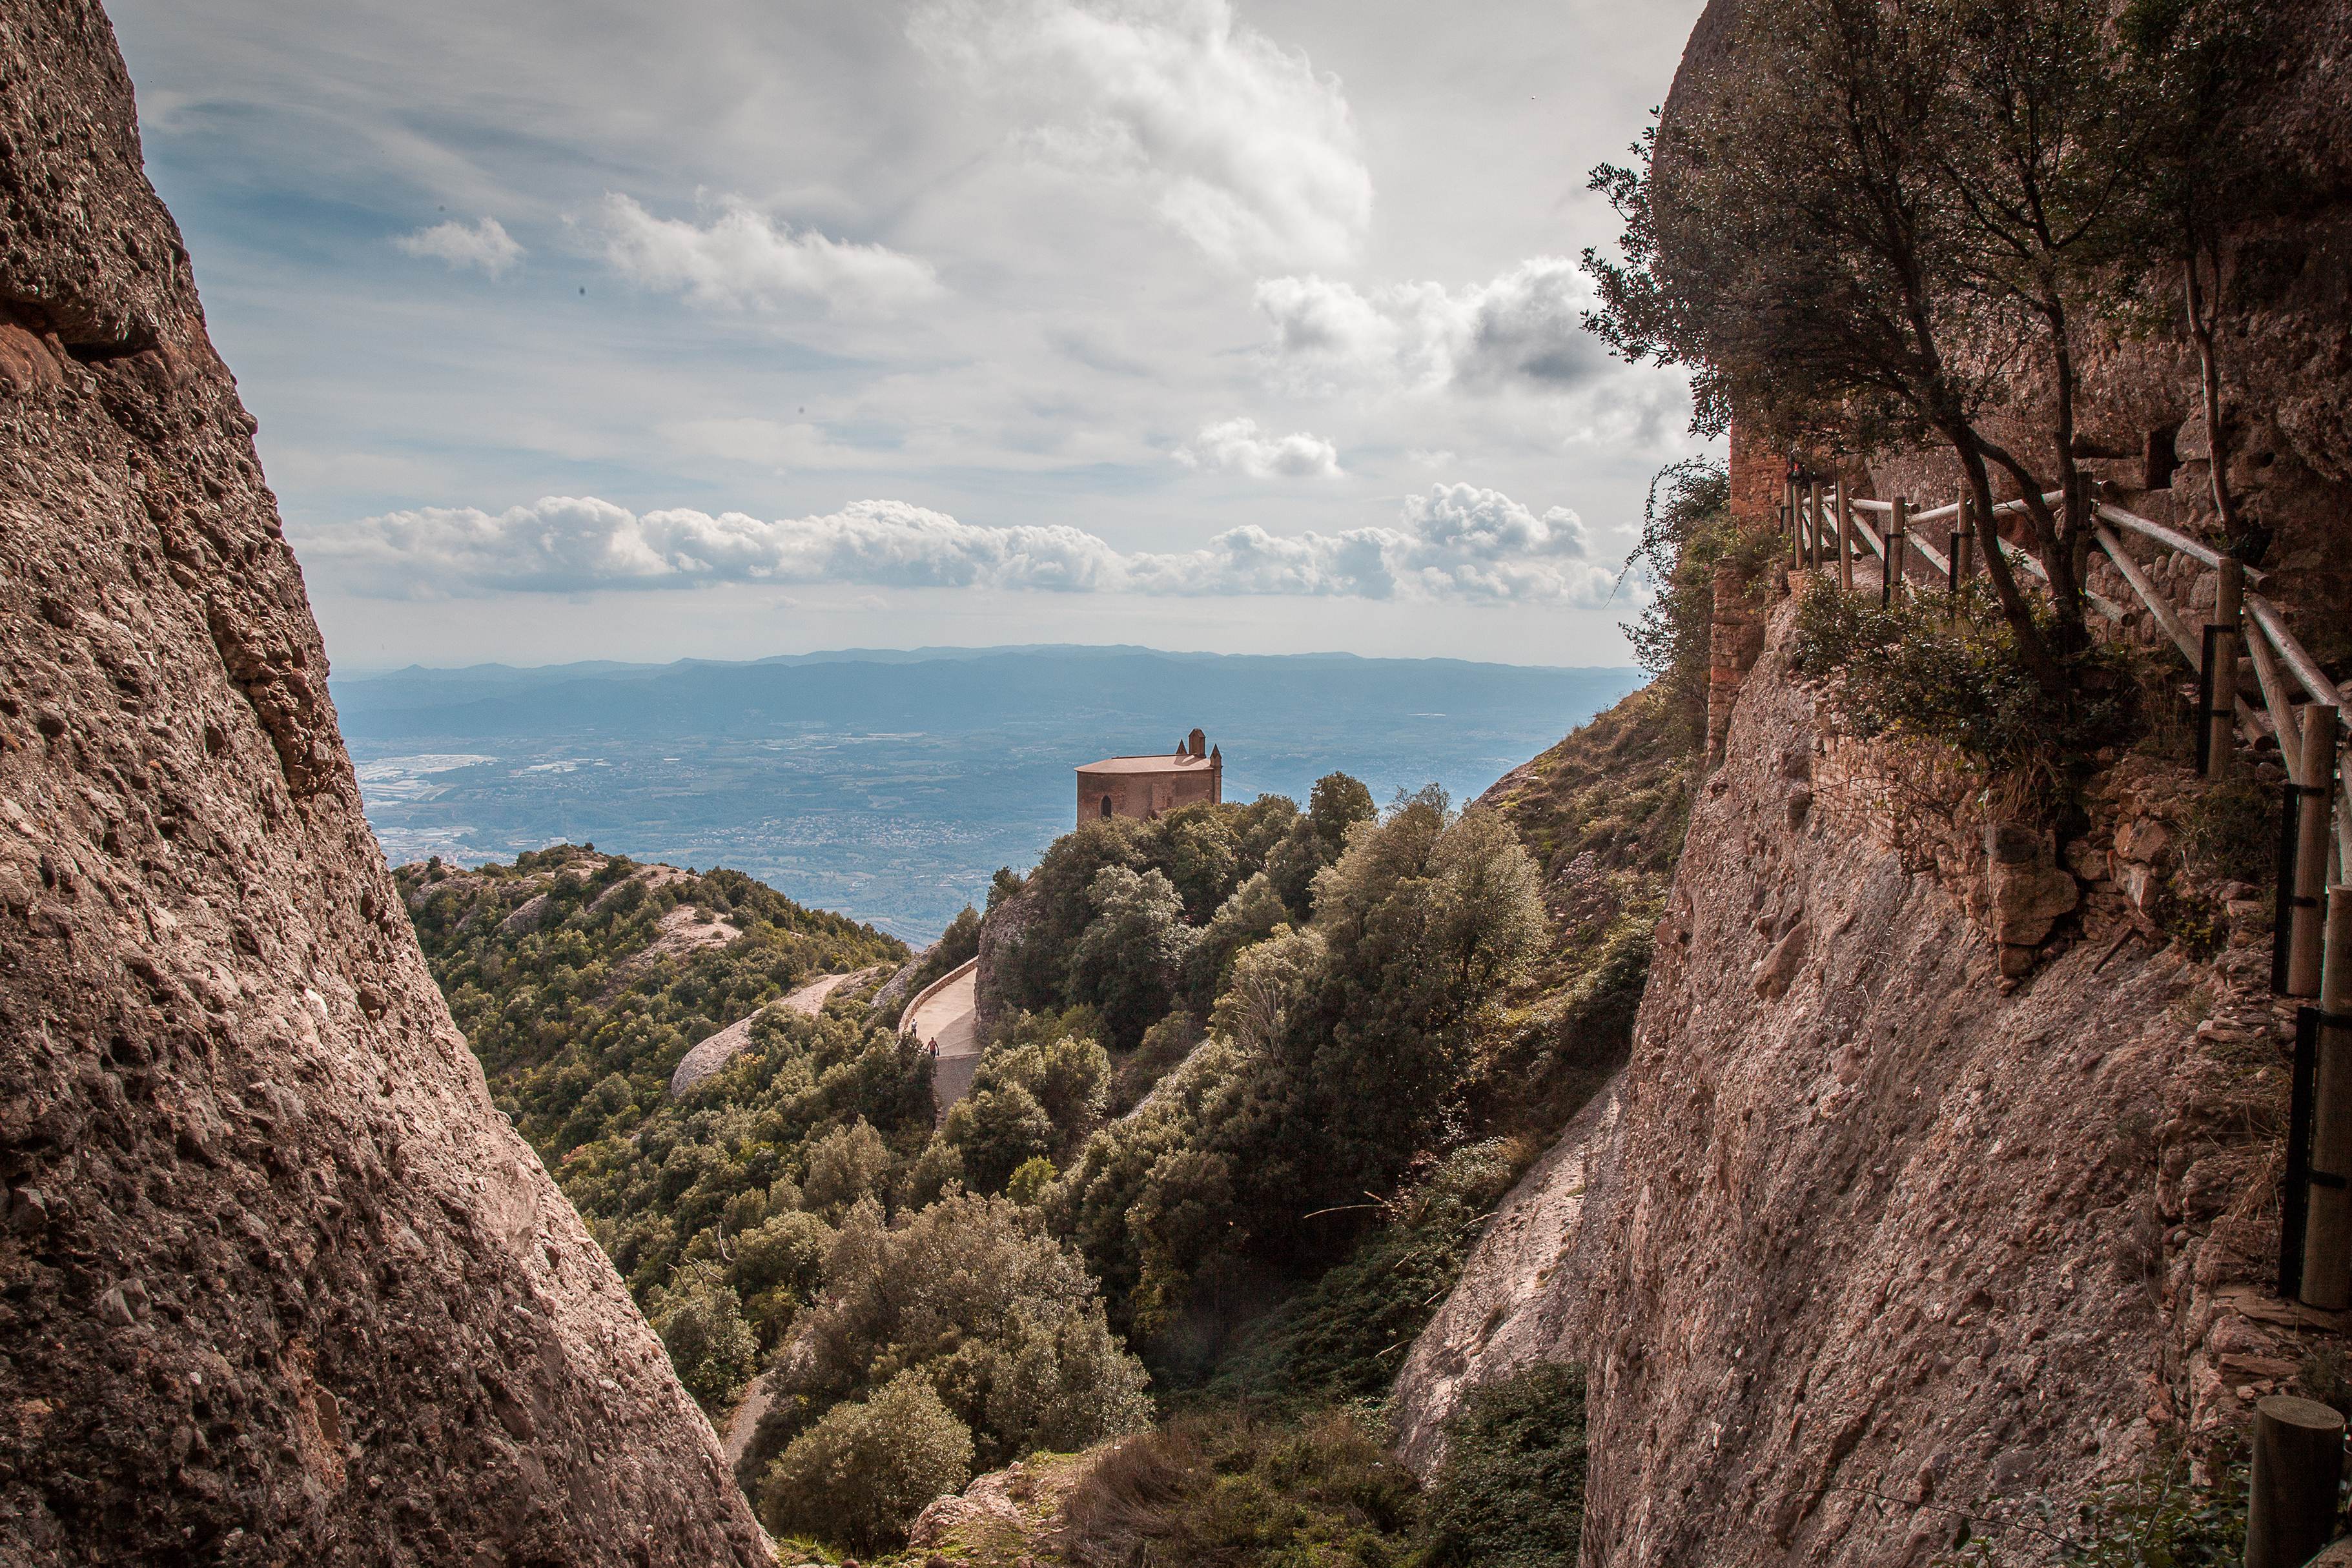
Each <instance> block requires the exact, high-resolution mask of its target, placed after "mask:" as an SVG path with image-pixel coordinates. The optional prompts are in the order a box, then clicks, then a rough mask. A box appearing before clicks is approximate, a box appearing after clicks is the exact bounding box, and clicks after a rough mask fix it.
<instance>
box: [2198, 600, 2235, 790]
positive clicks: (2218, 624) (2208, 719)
mask: <svg viewBox="0 0 2352 1568" xmlns="http://www.w3.org/2000/svg"><path fill="white" fill-rule="evenodd" d="M2215 578H2216V580H2215V583H2214V587H2213V619H2212V620H2211V621H2210V622H2207V624H2208V625H2210V626H2211V627H2212V628H2213V641H2212V648H2213V668H2212V670H2211V672H2210V677H2209V678H2208V679H2207V680H2205V681H2203V682H2201V683H2200V685H2203V686H2204V688H2205V691H2206V694H2207V695H2208V696H2209V698H2210V701H2211V703H2212V711H2210V713H2208V714H2207V715H2206V716H2205V726H2206V731H2205V733H2206V742H2205V777H2206V778H2208V779H2226V778H2228V777H2229V776H2230V761H2231V755H2232V754H2233V753H2234V752H2236V750H2237V749H2238V747H2237V728H2238V644H2239V639H2240V638H2242V636H2243V635H2244V634H2245V633H2244V632H2243V631H2242V621H2243V617H2244V615H2245V595H2246V568H2245V564H2244V563H2243V562H2242V561H2239V560H2235V559H2226V558H2225V559H2223V560H2222V562H2221V570H2220V571H2219V572H2217V573H2216V574H2215Z"/></svg>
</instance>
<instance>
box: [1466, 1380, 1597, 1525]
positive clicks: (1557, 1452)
mask: <svg viewBox="0 0 2352 1568" xmlns="http://www.w3.org/2000/svg"><path fill="white" fill-rule="evenodd" d="M1445 1436H1446V1449H1445V1461H1444V1464H1443V1465H1441V1466H1440V1467H1439V1469H1438V1472H1437V1475H1436V1476H1435V1477H1434V1478H1433V1479H1432V1481H1431V1483H1430V1489H1429V1500H1428V1515H1427V1518H1428V1536H1429V1556H1428V1560H1427V1561H1428V1563H1429V1568H1568V1565H1570V1564H1572V1563H1575V1562H1576V1559H1577V1551H1578V1541H1579V1538H1580V1536H1581V1534H1582V1533H1583V1530H1584V1466H1585V1448H1584V1369H1583V1368H1582V1367H1580V1366H1576V1365H1573V1364H1566V1363H1557V1362H1540V1363H1538V1364H1534V1365H1532V1366H1528V1367H1525V1368H1522V1369H1521V1370H1520V1371H1517V1372H1516V1373H1513V1374H1512V1375H1510V1376H1508V1377H1506V1378H1504V1379H1502V1380H1501V1381H1499V1382H1496V1383H1490V1384H1487V1385H1485V1386H1483V1387H1480V1388H1476V1389H1473V1390H1472V1391H1471V1392H1470V1393H1469V1395H1468V1396H1465V1398H1464V1399H1463V1401H1462V1406H1461V1408H1460V1409H1459V1410H1458V1411H1456V1412H1455V1413H1454V1417H1453V1418H1452V1419H1451V1420H1450V1421H1448V1422H1447V1423H1446V1427H1445Z"/></svg>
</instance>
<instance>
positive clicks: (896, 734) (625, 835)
mask: <svg viewBox="0 0 2352 1568" xmlns="http://www.w3.org/2000/svg"><path fill="white" fill-rule="evenodd" d="M1640 679H1641V676H1640V674H1639V673H1638V672H1636V671H1633V670H1625V669H1557V668H1544V667H1538V666H1528V665H1513V664H1474V663H1469V662H1466V661H1463V660H1454V659H1366V658H1359V657H1356V656H1354V655H1350V654H1290V655H1260V654H1214V653H1160V652H1156V651H1153V650H1150V649H1147V648H1134V647H1055V646H1033V647H1015V648H986V649H967V648H926V649H915V650H910V651H879V650H845V651H842V652H837V653H809V654H800V655H793V656H789V657H783V658H773V659H762V660H759V661H756V662H749V663H742V664H729V663H718V662H712V661H707V660H688V661H683V662H681V663H678V664H658V665H653V664H613V663H603V662H598V663H588V664H561V665H552V666H548V667H544V668H538V669H518V668H513V667H510V666H508V665H501V664H485V665H474V666H470V667H467V668H464V669H450V670H432V669H425V668H422V667H411V668H408V669H403V670H395V671H390V672H385V673H382V674H357V675H342V676H338V677H337V678H336V680H335V682H334V697H335V703H336V706H337V708H338V710H339V712H340V713H341V718H342V724H343V730H344V737H345V739H346V741H347V742H348V744H349V745H350V747H351V751H352V757H353V758H354V760H355V761H356V762H357V763H358V765H359V768H360V774H361V783H362V789H364V790H365V792H366V795H367V799H368V814H369V818H370V820H371V821H373V824H374V825H375V829H376V831H377V833H378V835H379V836H380V837H381V838H382V839H383V841H384V848H385V851H386V852H387V853H388V854H390V855H391V856H392V858H393V859H394V861H395V862H399V861H403V860H408V859H418V858H422V857H424V856H425V855H427V854H436V853H437V854H440V855H443V856H444V857H446V858H448V859H451V860H456V861H461V862H476V861H480V860H484V859H505V858H507V857H509V856H510V855H512V854H513V853H514V852H516V851H518V850H522V849H534V848H538V847H540V846H541V845H543V844H546V843H549V842H551V841H556V840H558V839H569V840H571V841H575V842H578V841H594V842H595V843H596V845H597V846H598V847H599V848H600V849H604V850H607V851H614V852H624V853H627V854H630V855H633V856H635V857H637V858H639V859H643V860H661V861H667V862H672V863H676V864H680V865H684V864H695V865H702V866H709V865H712V864H724V865H729V866H732V867H734V868H736V869H738V870H741V871H746V872H749V873H751V874H753V875H755V876H759V877H761V878H762V879H763V880H765V881H767V882H769V883H772V885H774V886H775V887H777V888H778V889H780V890H781V891H782V892H784V893H786V894H790V895H791V896H792V897H793V898H796V899H799V900H801V901H802V902H803V903H806V904H816V905H821V906H824V907H828V908H834V909H838V910H841V911H842V912H844V913H845V914H849V915H855V916H856V917H857V918H859V919H862V920H871V921H873V922H874V923H876V924H877V925H881V926H883V927H884V928H886V929H887V930H890V931H892V932H894V933H896V934H898V935H899V936H904V937H906V938H908V940H912V941H921V940H926V939H928V937H929V936H931V935H932V934H935V933H936V932H937V931H938V930H939V928H940V926H942V925H945V924H946V922H947V920H948V919H949V918H950V916H951V915H953V914H954V913H955V911H956V909H957V908H959V907H960V906H961V904H963V903H964V902H966V901H967V900H971V901H978V900H979V899H980V898H981V897H982V895H983V894H984V893H985V891H986V887H987V881H988V876H989V873H991V872H992V871H994V870H995V869H996V867H997V866H999V865H1004V864H1011V865H1015V866H1025V865H1027V864H1028V863H1030V862H1032V861H1034V859H1035V857H1036V855H1037V853H1038V852H1039V851H1041V850H1042V849H1044V847H1045V845H1046V844H1047V843H1048V842H1050V841H1052V839H1053V838H1054V836H1055V834H1056V833H1059V832H1061V831H1065V830H1066V829H1067V828H1068V827H1069V826H1070V824H1071V821H1072V820H1073V818H1072V812H1073V810H1074V806H1073V800H1074V794H1073V792H1074V788H1075V786H1074V783H1073V780H1072V777H1071V769H1072V768H1076V767H1077V766H1078V765H1079V764H1081V763H1084V762H1088V761H1091V760H1093V759H1094V758H1098V757H1104V756H1109V755H1114V754H1119V753H1142V752H1153V751H1159V750H1162V749H1167V750H1172V749H1173V748H1174V747H1175V745H1176V742H1177V740H1178V738H1179V737H1181V736H1182V735H1183V734H1184V733H1185V732H1186V731H1188V730H1190V729H1191V728H1192V727H1194V726H1195V725H1198V726H1200V727H1202V728H1203V729H1204V730H1206V731H1207V732H1208V735H1209V738H1210V739H1211V740H1212V741H1213V742H1214V743H1216V744H1217V745H1219V746H1221V747H1223V750H1224V756H1225V791H1226V796H1227V798H1228V799H1247V798H1248V797H1250V796H1253V795H1255V794H1258V793H1260V792H1263V791H1267V790H1272V791H1276V792H1279V793H1282V794H1286V795H1290V796H1293V797H1294V798H1297V799H1299V800H1304V799H1305V796H1306V793H1307V788H1308V787H1309V786H1310V785H1311V784H1312V783H1313V782H1314V780H1315V779H1318V778H1319V777H1320V776H1321V775H1323V774H1325V773H1328V772H1330V771H1332V770H1334V769H1341V770H1345V771H1347V772H1349V773H1353V774H1355V775H1356V776H1357V777H1359V778H1360V779H1364V780H1365V781H1366V782H1367V783H1369V784H1370V785H1371V786H1372V788H1373V790H1374V792H1375V793H1376V794H1377V795H1379V796H1380V797H1381V798H1382V799H1386V798H1388V797H1389V796H1390V795H1391V794H1392V793H1393V792H1394V791H1395V790H1397V789H1417V788H1419V787H1420V786H1422V785H1423V784H1426V783H1430V782H1433V781H1434V782H1436V783H1439V784H1442V785H1444V787H1445V788H1446V789H1448V790H1449V791H1451V792H1452V793H1453V794H1454V795H1455V796H1456V797H1457V798H1466V797H1467V796H1469V795H1472V794H1475V792H1476V791H1477V790H1479V789H1484V788H1485V787H1486V785H1487V784H1489V783H1491V782H1493V780H1494V779H1496V778H1497V777H1499V776H1500V775H1501V774H1502V773H1504V772H1506V771H1507V770H1508V769H1509V768H1512V767H1514V766H1516V765H1517V764H1518V763H1520V762H1523V761H1525V760H1526V759H1527V758H1529V757H1531V756H1533V755H1534V754H1535V753H1536V752H1538V751H1539V750H1541V749H1542V748H1543V747H1546V746H1549V744H1550V743H1551V742H1553V741H1555V740H1557V739H1559V737H1560V736H1561V735H1563V734H1565V733H1566V732H1567V731H1568V730H1569V729H1570V728H1572V727H1575V726H1577V725H1579V724H1580V723H1582V722H1583V721H1584V720H1585V719H1587V718H1589V717H1591V716H1592V715H1593V714H1594V713H1595V712H1597V711H1599V710H1600V709H1601V708H1602V707H1605V706H1608V705H1610V704H1611V703H1613V702H1615V701H1616V700H1617V699H1618V698H1619V697H1621V696H1622V695H1624V694H1625V693H1626V692H1627V691H1629V690H1631V689H1632V688H1633V686H1634V685H1637V684H1638V683H1639V681H1640Z"/></svg>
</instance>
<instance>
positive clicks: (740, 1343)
mask: <svg viewBox="0 0 2352 1568" xmlns="http://www.w3.org/2000/svg"><path fill="white" fill-rule="evenodd" d="M655 1326H656V1330H657V1332H658V1333H660V1334H661V1340H662V1346H663V1348H664V1349H666V1350H667V1351H668V1352H669V1364H670V1365H671V1366H672V1367H674V1368H675V1369H676V1370H677V1380H678V1382H680V1383H681V1384H684V1385H686V1391H687V1392H688V1394H691V1395H693V1396H694V1398H695V1402H696V1403H697V1404H698V1405H700V1406H702V1407H703V1409H704V1410H706V1411H709V1413H710V1414H711V1415H713V1416H717V1415H719V1413H721V1412H723V1411H724V1410H725V1409H726V1408H727V1406H729V1405H730V1404H732V1403H733V1402H734V1398H735V1396H736V1395H737V1394H739V1393H740V1392H741V1391H742V1388H743V1385H745V1384H746V1383H749V1382H750V1381H751V1374H752V1372H753V1371H754V1370H756V1368H757V1367H758V1365H759V1355H760V1346H759V1342H758V1341H757V1340H756V1339H754V1338H753V1337H752V1333H751V1326H750V1325H749V1324H747V1323H746V1322H744V1321H743V1309H742V1301H741V1299H740V1297H738V1296H737V1295H736V1294H735V1291H734V1287H732V1286H730V1285H729V1284H726V1283H725V1282H724V1281H723V1279H722V1276H721V1274H720V1271H719V1270H717V1269H715V1268H712V1267H710V1266H709V1265H707V1264H705V1265H697V1266H695V1267H692V1268H689V1269H686V1270H680V1271H679V1276H678V1278H677V1280H675V1281H673V1282H672V1284H671V1286H670V1288H669V1290H668V1291H667V1292H665V1294H664V1299H663V1302H662V1305H661V1307H660V1310H659V1312H658V1315H657V1316H656V1319H655Z"/></svg>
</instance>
